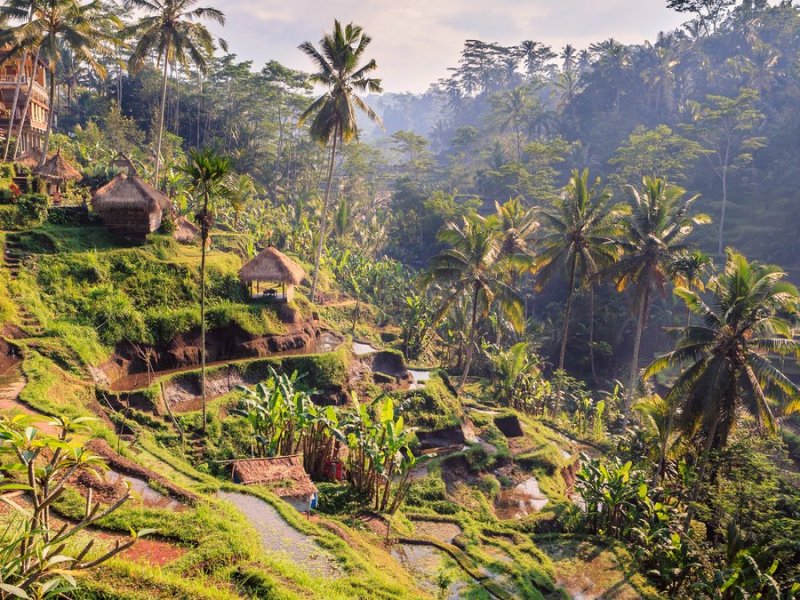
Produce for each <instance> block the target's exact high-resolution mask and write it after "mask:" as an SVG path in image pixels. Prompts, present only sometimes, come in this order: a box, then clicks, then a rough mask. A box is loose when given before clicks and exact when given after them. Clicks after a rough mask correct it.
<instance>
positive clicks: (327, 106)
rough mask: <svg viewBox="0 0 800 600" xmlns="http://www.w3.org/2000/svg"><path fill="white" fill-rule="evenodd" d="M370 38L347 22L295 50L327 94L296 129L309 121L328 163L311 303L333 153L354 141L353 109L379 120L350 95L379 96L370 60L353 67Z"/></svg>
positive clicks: (356, 137)
mask: <svg viewBox="0 0 800 600" xmlns="http://www.w3.org/2000/svg"><path fill="white" fill-rule="evenodd" d="M371 41H372V38H371V37H370V36H368V35H367V34H366V33H364V31H363V29H362V28H361V27H359V26H358V25H353V24H352V23H349V24H348V25H346V26H345V27H344V28H342V25H341V23H339V21H338V20H337V21H334V24H333V33H332V34H330V33H329V34H325V35H324V36H323V38H322V39H321V40H320V41H319V45H320V49H319V50H317V48H315V47H314V45H313V44H312V43H311V42H303V43H302V44H300V46H299V48H300V50H302V51H303V52H304V53H305V54H306V55H307V56H308V57H309V58H311V60H312V61H313V63H314V66H315V67H316V68H317V71H316V73H313V74H312V75H311V77H310V78H309V81H310V82H311V83H314V84H319V85H323V86H325V87H326V88H327V91H326V92H325V93H324V94H323V95H322V96H320V97H319V98H317V99H316V100H314V102H312V103H311V106H309V107H308V108H307V109H306V111H305V112H304V113H303V114H302V115H301V117H300V120H299V124H300V125H302V124H303V123H304V122H305V121H306V120H308V119H309V118H310V119H311V137H312V138H313V139H315V140H316V141H318V142H320V143H321V144H324V145H328V144H330V145H331V154H330V163H329V164H328V181H327V184H326V186H325V199H324V201H323V203H322V214H321V215H320V224H319V239H318V240H317V253H316V256H315V257H314V278H313V279H312V282H311V300H312V302H313V301H314V299H315V295H316V293H317V282H318V280H319V262H320V259H321V257H322V247H323V244H324V241H325V225H326V221H327V217H328V206H329V204H330V197H331V186H332V185H333V167H334V164H335V162H336V150H337V148H338V144H339V143H342V144H344V143H346V142H349V141H351V140H352V139H358V124H357V123H356V109H358V110H360V111H361V112H363V113H364V114H366V115H367V117H369V118H370V119H371V120H372V121H374V122H376V123H380V118H379V117H378V115H377V114H375V111H373V110H372V109H371V108H370V107H369V106H367V104H366V103H365V102H364V101H363V100H362V99H361V98H359V97H358V96H357V95H356V92H375V93H378V92H381V91H383V90H382V89H381V80H380V79H374V78H372V77H369V74H370V73H372V72H373V71H375V69H377V68H378V64H377V63H376V62H375V60H374V59H373V60H370V61H368V62H367V63H366V64H365V65H364V66H359V65H360V63H361V61H362V59H363V58H364V52H365V51H366V49H367V46H369V44H370V42H371Z"/></svg>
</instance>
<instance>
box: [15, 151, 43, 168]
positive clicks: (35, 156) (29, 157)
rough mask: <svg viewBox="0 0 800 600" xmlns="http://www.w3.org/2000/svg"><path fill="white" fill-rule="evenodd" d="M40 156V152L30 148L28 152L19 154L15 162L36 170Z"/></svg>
mask: <svg viewBox="0 0 800 600" xmlns="http://www.w3.org/2000/svg"><path fill="white" fill-rule="evenodd" d="M39 158H40V154H39V153H38V152H35V151H33V150H28V151H27V152H25V153H23V154H21V155H20V156H18V157H17V158H16V159H15V160H14V162H15V163H16V164H18V165H21V166H23V167H27V168H28V169H31V170H34V169H36V167H38V166H39Z"/></svg>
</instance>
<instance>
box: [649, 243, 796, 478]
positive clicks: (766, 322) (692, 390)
mask: <svg viewBox="0 0 800 600" xmlns="http://www.w3.org/2000/svg"><path fill="white" fill-rule="evenodd" d="M785 278H786V273H784V272H783V271H782V270H781V269H780V268H778V267H776V266H774V265H764V264H760V263H757V262H755V261H754V262H752V263H750V262H748V261H747V259H746V258H745V257H744V256H742V255H741V254H738V253H737V252H734V251H733V250H728V255H727V262H726V264H725V269H724V271H723V272H722V273H721V274H720V275H719V276H718V277H716V278H715V279H714V280H713V281H712V282H711V283H710V284H709V287H710V288H711V290H712V291H713V301H712V302H710V303H708V304H707V303H706V302H705V301H704V300H703V299H702V298H701V297H700V296H699V295H698V294H697V292H694V291H691V290H689V289H687V288H677V289H676V290H675V293H676V294H677V295H678V296H679V297H681V298H682V299H683V300H684V302H686V304H687V306H688V307H689V308H690V309H691V311H692V312H693V313H694V314H696V315H697V316H698V317H700V318H701V319H702V325H693V326H689V327H686V328H685V329H684V330H683V333H682V335H681V338H680V339H679V341H678V344H677V347H676V348H675V350H673V351H672V352H670V353H668V354H665V355H664V356H662V357H660V358H658V359H657V360H656V361H654V362H653V363H652V364H651V365H650V366H649V367H648V368H647V369H646V371H645V373H644V376H645V377H650V376H652V375H654V374H656V373H659V372H661V371H663V370H665V369H667V368H670V367H678V368H680V369H681V371H680V375H679V377H678V379H677V380H676V381H675V383H674V384H673V385H672V388H671V389H670V392H669V394H668V395H667V397H666V401H667V402H669V403H675V404H676V405H677V406H678V408H679V410H678V411H676V414H677V415H678V424H679V426H680V428H681V429H682V430H683V431H685V432H688V433H692V432H694V431H697V430H698V426H699V431H700V433H701V435H702V436H703V438H704V440H705V442H704V448H703V453H702V458H701V462H700V469H699V475H698V482H699V483H702V480H703V476H704V474H705V470H706V466H707V464H708V458H709V455H710V453H711V452H712V451H713V450H715V449H719V448H722V447H724V446H725V445H726V444H727V443H728V439H729V437H730V434H731V432H732V431H733V429H734V428H735V427H736V425H737V422H738V421H739V420H740V419H741V416H742V415H743V414H744V413H746V414H749V415H750V416H751V417H752V418H753V419H754V421H755V424H756V426H757V427H758V429H759V431H768V432H772V433H774V432H775V431H776V421H775V414H774V407H781V409H782V411H783V412H784V413H791V412H794V411H797V410H800V388H798V386H797V385H796V384H795V383H793V382H792V381H791V380H790V379H789V378H788V377H786V375H784V374H783V373H782V372H781V371H780V369H779V368H778V367H776V366H775V365H774V364H773V362H772V360H771V359H770V357H769V354H770V353H773V354H774V353H777V354H782V355H783V354H795V355H797V354H798V353H800V342H798V341H796V340H795V339H794V329H793V327H792V324H791V321H790V319H791V318H792V317H795V316H796V315H797V312H798V308H800V292H798V290H797V288H796V287H795V286H794V285H792V284H790V283H789V282H787V281H785ZM699 483H698V485H699Z"/></svg>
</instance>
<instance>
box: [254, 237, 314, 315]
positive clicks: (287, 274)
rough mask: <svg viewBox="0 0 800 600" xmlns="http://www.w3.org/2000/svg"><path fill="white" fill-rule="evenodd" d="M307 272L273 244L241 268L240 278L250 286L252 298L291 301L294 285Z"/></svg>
mask: <svg viewBox="0 0 800 600" xmlns="http://www.w3.org/2000/svg"><path fill="white" fill-rule="evenodd" d="M305 276H306V273H305V271H303V268H302V267H301V266H300V265H298V264H297V263H296V262H294V261H293V260H292V259H291V258H289V257H288V256H286V255H285V254H284V253H283V252H281V251H280V250H278V249H277V248H275V247H273V246H268V247H267V248H265V249H264V250H262V251H261V252H259V253H258V254H257V255H256V257H255V258H254V259H253V260H251V261H250V262H248V263H247V264H246V265H244V266H243V267H242V268H241V269H240V270H239V279H240V280H241V281H242V283H244V284H246V285H248V286H249V289H250V297H251V298H264V299H266V300H271V301H274V302H291V301H292V298H294V287H295V286H296V285H300V283H301V282H302V281H303V279H304V278H305Z"/></svg>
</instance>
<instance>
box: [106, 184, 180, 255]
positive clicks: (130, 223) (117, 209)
mask: <svg viewBox="0 0 800 600" xmlns="http://www.w3.org/2000/svg"><path fill="white" fill-rule="evenodd" d="M169 207H170V202H169V198H167V196H166V195H164V194H163V193H161V192H160V191H158V190H157V189H156V188H154V187H153V186H152V185H150V184H149V183H147V182H146V181H144V180H143V179H141V178H140V177H137V176H135V175H134V176H131V177H129V176H127V175H125V174H120V175H117V176H116V177H115V178H114V179H112V180H111V182H109V183H108V184H106V185H105V186H103V187H101V188H100V189H99V190H97V191H96V192H95V193H94V196H93V197H92V208H94V211H95V212H96V213H97V214H98V215H100V218H101V219H102V220H103V223H104V224H105V226H106V227H107V228H108V229H109V230H110V231H111V232H112V233H113V234H115V235H118V236H120V237H124V238H126V239H130V240H132V241H144V239H145V238H146V237H147V235H148V234H150V233H152V232H154V231H155V230H156V229H158V228H159V227H161V218H162V216H163V214H164V211H165V210H168V209H169Z"/></svg>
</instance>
